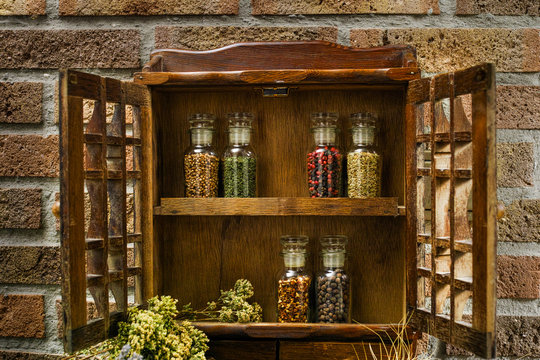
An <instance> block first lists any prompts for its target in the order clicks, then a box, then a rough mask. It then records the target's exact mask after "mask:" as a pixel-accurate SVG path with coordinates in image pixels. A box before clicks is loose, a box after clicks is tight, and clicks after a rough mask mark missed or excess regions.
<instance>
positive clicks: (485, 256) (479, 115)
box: [472, 65, 497, 356]
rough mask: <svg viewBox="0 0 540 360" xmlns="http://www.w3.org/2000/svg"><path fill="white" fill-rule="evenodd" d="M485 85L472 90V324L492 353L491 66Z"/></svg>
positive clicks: (493, 162) (493, 170)
mask: <svg viewBox="0 0 540 360" xmlns="http://www.w3.org/2000/svg"><path fill="white" fill-rule="evenodd" d="M486 81H487V82H488V84H489V87H488V88H487V89H484V90H481V91H475V92H473V93H472V104H473V105H472V106H473V108H472V117H473V122H472V126H473V128H472V131H473V213H474V217H473V278H474V279H475V281H474V284H473V286H474V288H473V326H474V328H476V329H479V330H480V331H483V332H485V333H486V339H485V340H484V341H485V342H484V344H482V345H483V347H485V348H486V353H487V356H495V306H496V304H495V302H496V298H497V296H496V271H497V270H496V256H497V220H496V219H497V214H496V213H497V184H496V171H497V162H496V154H495V143H496V136H495V132H496V130H495V67H494V66H493V65H491V66H489V67H488V69H487V70H486Z"/></svg>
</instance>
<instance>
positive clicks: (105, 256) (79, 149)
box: [59, 70, 153, 352]
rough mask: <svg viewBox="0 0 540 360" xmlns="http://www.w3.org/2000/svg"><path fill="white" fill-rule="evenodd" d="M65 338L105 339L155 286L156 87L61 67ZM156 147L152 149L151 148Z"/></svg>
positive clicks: (73, 344)
mask: <svg viewBox="0 0 540 360" xmlns="http://www.w3.org/2000/svg"><path fill="white" fill-rule="evenodd" d="M59 89H60V94H59V101H60V114H59V115H60V133H61V140H60V164H61V171H60V181H61V185H60V190H61V193H60V217H61V233H62V238H61V244H62V276H63V277H62V310H63V319H64V324H63V325H64V334H63V336H64V343H65V349H66V351H67V352H73V351H76V350H78V349H81V348H84V347H86V346H89V345H92V344H94V343H97V342H99V341H102V340H105V339H106V338H108V337H109V336H111V335H114V333H115V331H116V325H117V323H118V321H120V320H123V319H125V315H126V312H127V309H128V307H130V306H134V305H137V304H143V302H144V300H145V299H147V298H148V297H149V296H151V295H152V291H153V287H152V286H151V285H150V284H151V281H152V276H151V271H152V252H151V246H150V239H151V232H152V217H151V216H152V215H151V214H152V211H151V198H150V196H151V195H150V194H151V192H149V191H146V189H148V188H149V186H150V180H149V179H150V177H149V173H150V172H149V171H148V169H147V167H148V165H147V164H148V163H149V161H147V160H148V158H149V157H151V141H149V140H148V139H150V137H149V136H150V132H151V119H150V116H151V112H150V95H149V91H148V90H147V88H146V87H145V86H141V85H135V84H132V83H129V82H122V81H119V80H114V79H109V78H103V77H100V76H96V75H90V74H85V73H81V72H76V71H71V70H66V71H61V72H60V87H59ZM149 151H150V154H149V153H148V152H149Z"/></svg>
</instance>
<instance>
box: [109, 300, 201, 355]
mask: <svg viewBox="0 0 540 360" xmlns="http://www.w3.org/2000/svg"><path fill="white" fill-rule="evenodd" d="M176 303H177V300H174V299H172V298H171V297H170V296H162V297H161V299H160V298H158V297H154V298H152V299H150V300H148V310H141V309H137V308H133V309H131V310H129V317H128V321H127V322H125V323H120V325H119V330H118V336H117V337H116V338H115V339H114V340H113V349H112V350H111V354H112V355H113V356H115V357H116V359H117V360H128V359H132V360H138V359H143V358H144V359H164V360H168V359H182V360H184V359H185V360H204V359H206V357H205V356H204V353H205V352H206V350H208V345H207V343H208V338H207V337H206V335H205V334H204V333H203V332H202V331H200V330H197V329H195V328H194V327H193V326H192V325H191V324H190V323H189V322H188V321H184V322H182V323H181V324H178V323H177V322H176V321H175V317H176V316H177V315H178V310H177V309H176Z"/></svg>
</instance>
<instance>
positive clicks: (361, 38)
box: [351, 29, 386, 48]
mask: <svg viewBox="0 0 540 360" xmlns="http://www.w3.org/2000/svg"><path fill="white" fill-rule="evenodd" d="M384 36H386V31H385V30H380V29H366V30H360V29H357V30H351V46H354V47H358V48H368V47H377V46H383V45H384Z"/></svg>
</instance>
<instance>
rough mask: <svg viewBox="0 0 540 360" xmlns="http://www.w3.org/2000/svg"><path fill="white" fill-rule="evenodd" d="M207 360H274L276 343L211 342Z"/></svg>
mask: <svg viewBox="0 0 540 360" xmlns="http://www.w3.org/2000/svg"><path fill="white" fill-rule="evenodd" d="M209 346H210V349H209V350H208V351H207V352H206V358H207V359H215V360H244V359H245V360H251V359H252V360H276V353H277V349H278V342H277V341H271V340H270V341H253V340H251V341H232V340H211V341H210V343H209Z"/></svg>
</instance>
